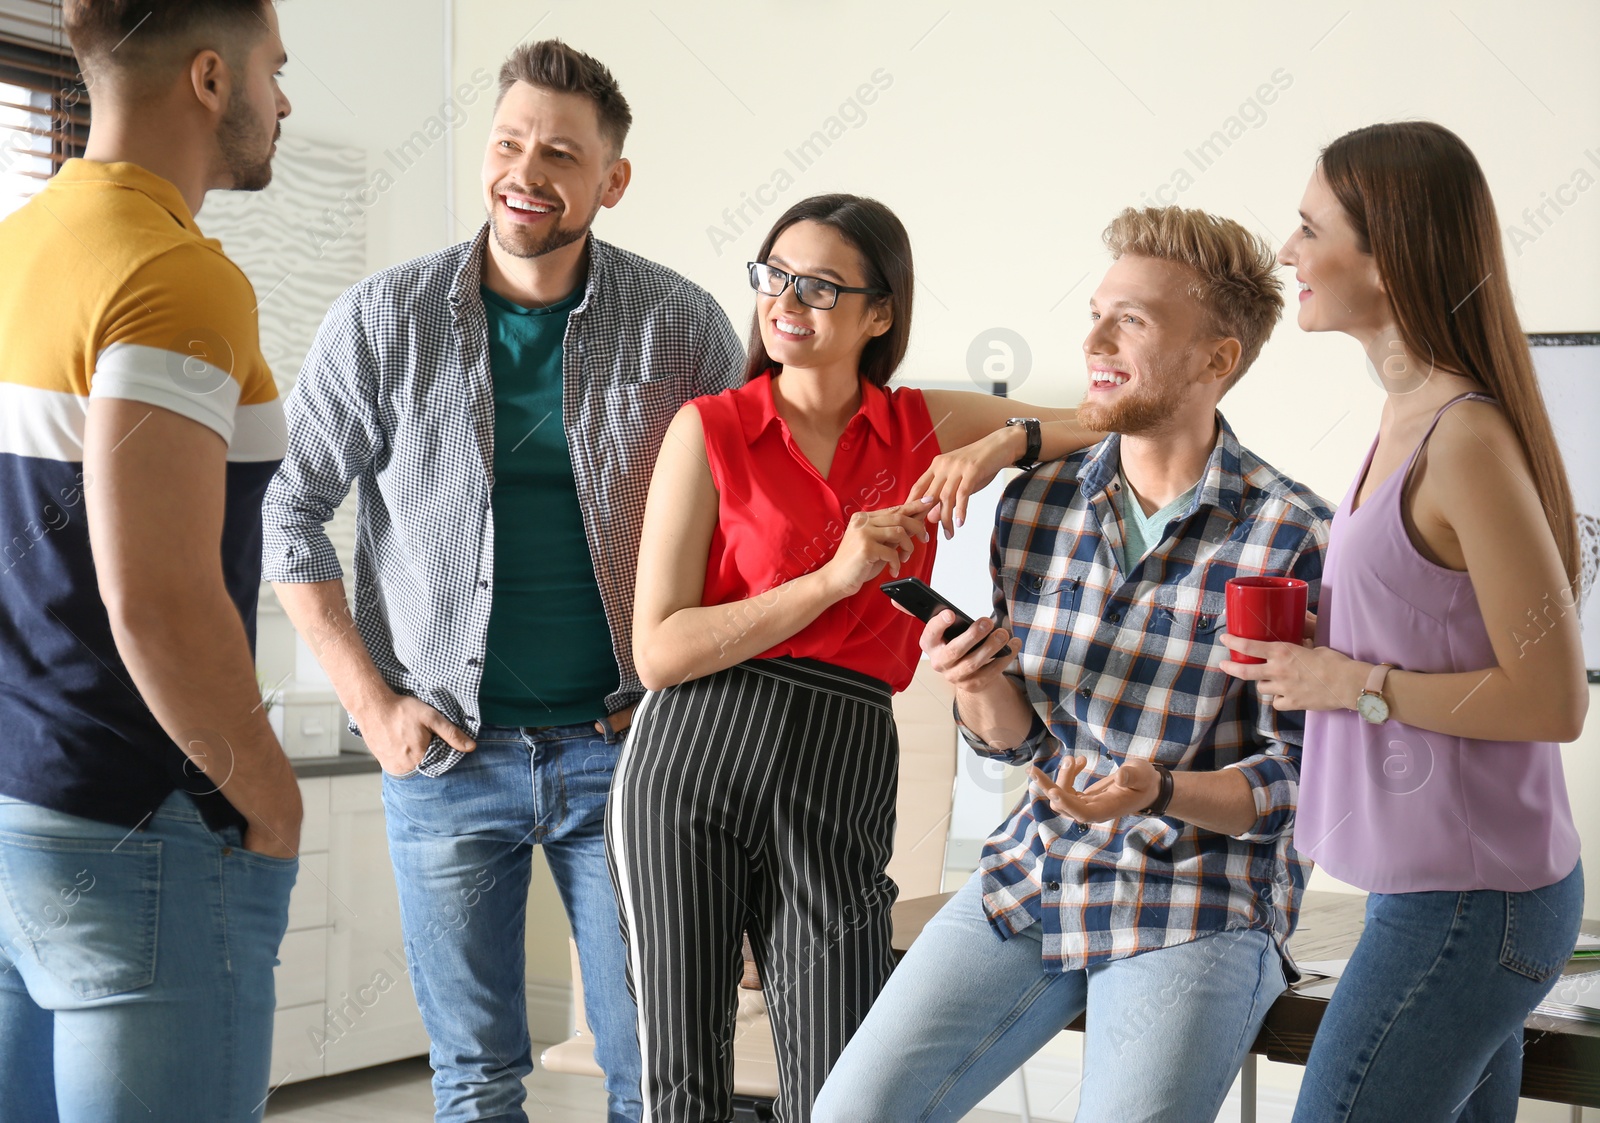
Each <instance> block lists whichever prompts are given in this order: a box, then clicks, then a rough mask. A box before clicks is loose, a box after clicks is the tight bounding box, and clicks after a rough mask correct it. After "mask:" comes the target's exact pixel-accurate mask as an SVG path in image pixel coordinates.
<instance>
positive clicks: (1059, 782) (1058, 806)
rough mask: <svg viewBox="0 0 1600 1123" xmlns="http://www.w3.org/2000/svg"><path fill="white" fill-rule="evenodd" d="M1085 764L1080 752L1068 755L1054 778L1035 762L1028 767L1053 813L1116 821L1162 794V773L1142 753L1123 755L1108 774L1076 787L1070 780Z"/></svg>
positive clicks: (1082, 820)
mask: <svg viewBox="0 0 1600 1123" xmlns="http://www.w3.org/2000/svg"><path fill="white" fill-rule="evenodd" d="M1087 764H1088V761H1087V760H1085V759H1084V758H1083V757H1081V756H1069V757H1067V758H1066V759H1065V760H1063V761H1062V762H1061V769H1060V771H1058V772H1057V773H1056V778H1055V779H1054V780H1051V779H1050V777H1049V776H1046V775H1045V773H1044V770H1043V769H1041V768H1040V767H1038V766H1037V765H1035V766H1033V767H1032V768H1029V769H1028V771H1029V772H1030V773H1031V774H1032V776H1033V782H1034V783H1035V784H1037V785H1039V791H1040V794H1042V795H1043V796H1044V797H1045V798H1046V799H1047V800H1049V801H1050V806H1051V807H1053V808H1055V811H1056V814H1058V815H1065V816H1067V818H1069V819H1076V820H1077V821H1078V822H1080V823H1105V824H1110V825H1115V823H1116V821H1117V820H1118V819H1120V818H1122V817H1123V816H1124V815H1137V814H1139V813H1140V812H1141V811H1142V810H1143V809H1144V808H1146V807H1149V806H1150V805H1151V804H1152V803H1154V802H1155V801H1156V796H1158V795H1160V794H1161V777H1160V775H1159V774H1158V773H1157V772H1156V770H1155V767H1154V766H1153V765H1152V764H1151V763H1150V762H1149V761H1148V760H1145V759H1144V758H1143V757H1132V756H1130V757H1127V758H1125V759H1124V760H1123V762H1122V763H1121V764H1120V765H1118V766H1117V769H1116V771H1114V772H1112V773H1111V775H1109V776H1106V777H1104V778H1103V779H1100V780H1096V781H1095V782H1094V783H1092V784H1090V785H1089V786H1088V787H1087V788H1085V789H1084V790H1083V791H1081V792H1080V791H1077V790H1076V789H1074V788H1073V786H1072V782H1073V781H1074V780H1075V779H1077V777H1078V774H1079V773H1080V772H1082V771H1083V770H1084V767H1085V766H1086V765H1087Z"/></svg>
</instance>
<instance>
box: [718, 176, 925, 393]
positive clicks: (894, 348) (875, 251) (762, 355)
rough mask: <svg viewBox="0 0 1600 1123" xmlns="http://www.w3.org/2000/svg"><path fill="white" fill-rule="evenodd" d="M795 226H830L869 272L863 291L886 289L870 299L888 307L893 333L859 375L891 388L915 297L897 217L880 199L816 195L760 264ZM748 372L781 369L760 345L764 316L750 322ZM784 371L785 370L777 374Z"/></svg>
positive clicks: (907, 244) (775, 231)
mask: <svg viewBox="0 0 1600 1123" xmlns="http://www.w3.org/2000/svg"><path fill="white" fill-rule="evenodd" d="M797 222H820V223H821V224H822V225H824V226H831V227H833V229H835V230H837V231H838V232H839V233H840V234H842V235H843V236H844V240H845V241H847V242H849V243H850V244H851V245H852V246H854V247H855V248H856V252H857V253H859V254H860V255H861V265H862V268H863V269H865V270H866V274H867V283H866V285H865V286H863V287H865V288H869V289H885V290H887V291H888V293H889V295H888V296H877V297H867V298H866V299H868V300H883V301H887V302H888V304H889V314H890V317H891V319H890V322H889V330H888V331H886V332H884V333H883V334H882V335H878V336H874V337H873V338H871V339H869V340H867V345H866V346H865V347H863V348H862V349H861V362H860V372H861V377H862V378H865V379H866V380H867V381H868V382H870V383H872V384H873V385H874V386H879V387H882V386H887V385H888V384H889V379H891V378H893V377H894V372H895V370H896V369H897V368H898V367H899V366H900V360H901V359H904V358H905V357H906V344H907V343H908V342H909V341H910V339H911V292H912V289H913V288H914V287H915V286H914V284H913V279H912V273H911V237H910V235H908V234H907V233H906V228H905V226H904V225H902V223H901V222H900V220H899V219H898V218H897V217H895V213H894V212H893V211H891V210H890V209H889V208H888V207H886V206H884V205H883V204H882V203H880V202H878V200H876V199H867V198H864V197H862V196H860V195H813V196H811V197H810V198H809V199H801V200H800V201H799V202H798V203H796V204H795V205H794V206H792V207H790V208H789V209H788V210H786V211H784V212H783V214H782V215H781V216H779V218H778V221H777V222H775V223H773V224H772V229H771V230H769V231H768V232H767V236H766V237H765V238H764V239H762V241H761V249H760V250H758V251H757V252H756V260H757V261H760V262H765V261H766V260H767V258H768V256H770V255H771V253H772V245H773V243H774V242H776V241H777V240H778V236H779V235H780V234H782V233H783V232H784V231H785V230H787V229H789V227H791V226H793V225H794V224H795V223H797ZM745 353H746V355H747V356H748V358H747V360H746V361H745V367H744V380H745V381H746V382H749V381H750V380H751V379H752V378H755V377H756V376H757V375H760V374H764V373H765V372H766V371H768V370H771V369H773V368H775V367H778V364H777V363H775V362H773V361H772V359H771V357H770V356H768V354H767V345H766V343H764V342H763V341H762V339H761V314H760V313H759V312H758V313H756V314H755V316H753V317H752V318H751V320H750V345H749V347H747V348H746V350H745ZM779 369H781V368H779Z"/></svg>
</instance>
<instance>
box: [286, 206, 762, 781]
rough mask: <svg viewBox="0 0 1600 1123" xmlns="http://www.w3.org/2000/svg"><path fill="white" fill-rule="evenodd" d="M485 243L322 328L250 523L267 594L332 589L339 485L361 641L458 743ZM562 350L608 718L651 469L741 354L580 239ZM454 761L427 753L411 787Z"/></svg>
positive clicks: (707, 317)
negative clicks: (607, 635) (303, 586)
mask: <svg viewBox="0 0 1600 1123" xmlns="http://www.w3.org/2000/svg"><path fill="white" fill-rule="evenodd" d="M488 236H489V232H488V227H487V226H485V227H484V228H483V229H482V230H480V231H479V232H478V236H477V237H476V238H474V239H473V240H472V241H470V242H463V243H461V244H460V245H456V246H451V247H450V248H449V249H445V250H440V251H439V252H438V253H433V254H429V255H428V256H426V257H421V258H418V259H416V260H414V261H409V262H406V263H405V264H403V265H398V266H395V267H394V268H392V269H386V270H384V271H383V272H381V273H378V274H376V275H375V276H372V277H369V278H367V279H366V280H365V281H362V282H361V283H360V284H358V285H356V286H355V287H353V288H352V289H350V290H349V291H348V292H346V293H345V294H344V295H343V296H341V297H340V298H339V300H338V301H337V302H336V303H335V304H334V306H333V307H332V308H331V309H330V310H329V312H328V315H327V317H326V319H324V320H323V323H322V328H321V330H320V331H319V332H318V333H317V340H316V343H315V344H314V345H313V347H312V350H311V353H310V355H308V356H307V358H306V363H305V366H304V368H303V369H302V370H301V372H300V378H299V381H298V382H297V383H296V384H295V387H294V390H293V392H292V393H291V394H290V395H289V398H288V400H287V402H286V403H285V411H286V413H287V415H288V423H289V452H288V455H287V456H286V457H285V458H284V461H283V465H282V467H281V468H280V469H279V471H278V474H277V475H276V477H274V479H273V481H272V485H271V486H270V487H269V488H268V490H267V495H266V501H265V506H264V509H263V512H262V518H263V522H264V524H265V536H264V537H265V546H264V559H263V566H262V569H263V576H264V578H265V579H266V580H268V581H282V582H311V581H332V580H338V579H341V578H342V577H343V576H344V575H343V573H342V571H341V569H340V565H339V561H338V558H337V556H336V555H335V553H334V547H333V544H332V542H331V541H330V540H329V538H328V535H327V533H326V530H325V524H326V523H327V522H328V520H329V519H330V518H331V517H332V515H333V512H334V509H335V508H336V507H338V506H339V504H340V503H341V502H342V501H343V500H344V498H345V496H346V495H347V494H348V492H349V489H350V485H351V483H352V482H354V483H355V486H356V495H357V500H358V508H357V509H358V512H359V513H358V516H357V528H356V548H355V571H356V573H355V604H354V605H353V606H352V607H353V610H354V614H355V620H356V626H357V628H358V629H359V631H360V633H361V638H362V640H363V641H364V642H365V643H366V645H367V650H368V651H369V652H370V653H371V655H372V659H373V662H374V663H376V664H377V667H378V670H379V672H380V673H381V674H382V675H383V677H384V679H385V681H387V682H388V684H389V685H390V686H391V687H392V688H393V689H395V690H396V691H399V692H401V693H404V694H410V695H413V696H415V697H417V698H419V699H421V700H422V701H424V702H426V703H428V704H429V705H430V706H433V707H434V708H435V709H437V710H438V711H439V712H440V713H442V714H444V715H445V717H447V718H449V719H450V720H451V721H453V722H455V723H456V724H457V725H460V726H461V727H462V728H463V729H466V730H467V731H468V732H469V733H471V734H473V735H474V736H475V735H476V734H477V732H478V729H479V726H480V724H481V716H480V713H479V709H478V687H479V685H480V684H481V683H482V681H483V664H484V659H485V657H486V640H487V637H488V630H489V609H490V605H491V603H492V600H493V593H494V577H495V575H494V515H493V511H492V508H491V506H490V502H489V496H490V493H491V491H492V490H493V488H494V386H493V382H492V380H491V377H490V372H489V338H488V330H489V329H488V320H487V317H486V315H485V313H484V308H483V298H482V295H481V292H480V286H481V283H482V278H483V265H484V255H485V253H486V246H487V244H488ZM563 348H564V351H563V359H562V373H563V378H564V381H565V389H564V392H563V396H562V418H563V423H564V424H565V426H566V431H567V444H568V446H569V448H570V449H571V453H572V473H573V477H574V479H575V480H576V482H577V487H578V499H579V503H580V506H581V507H582V511H583V522H584V528H585V530H586V532H587V536H588V539H589V551H590V553H591V555H592V556H593V558H594V568H595V576H596V578H597V580H598V583H599V587H600V598H601V601H602V602H603V604H604V606H605V613H606V620H607V622H608V623H609V625H610V628H611V645H612V650H613V651H614V652H615V654H616V659H617V667H618V670H619V672H620V683H619V685H618V688H617V690H616V691H615V692H614V693H612V694H610V695H608V696H607V698H606V711H607V712H608V713H615V712H616V711H618V710H621V709H624V708H626V707H627V706H630V705H632V704H633V703H634V702H636V701H638V700H639V699H640V698H641V697H642V696H643V694H644V688H643V686H642V685H641V684H640V682H639V676H638V673H637V672H636V671H635V670H634V666H633V633H632V618H633V583H634V569H635V566H636V564H637V562H638V550H639V531H640V528H641V525H642V524H643V522H644V504H645V496H646V494H647V492H648V489H649V485H650V473H651V471H652V469H653V468H654V467H655V461H656V452H657V450H658V449H659V448H660V446H661V440H662V437H663V436H664V435H665V433H666V429H667V425H668V424H669V423H670V422H671V420H672V418H673V416H674V415H675V414H676V413H677V411H678V409H679V408H680V407H681V406H682V405H683V404H684V403H685V402H687V401H689V400H691V399H692V398H695V397H698V396H700V395H701V394H715V393H718V392H720V391H722V390H724V389H727V388H729V387H732V386H736V385H738V384H739V383H740V382H742V380H743V368H744V351H743V349H742V348H741V347H740V345H739V341H738V338H737V337H736V336H735V335H734V333H733V328H732V326H731V325H730V324H729V323H728V318H727V316H726V315H725V314H724V313H723V311H722V308H721V306H719V305H718V304H717V302H716V300H715V299H713V298H712V296H711V295H710V294H709V293H707V292H706V291H705V290H704V289H701V288H700V287H698V286H697V285H694V284H692V283H690V282H689V281H688V280H686V279H685V278H683V277H681V276H679V275H678V274H677V273H674V272H673V271H672V270H670V269H667V268H665V267H663V266H660V265H657V264H655V263H654V262H650V261H647V260H645V259H644V258H642V257H639V256H638V255H636V254H631V253H628V252H627V251H625V250H620V249H618V248H616V247H615V246H611V245H608V244H607V243H605V242H602V241H601V240H600V239H598V238H595V237H593V236H592V235H591V236H590V239H589V276H588V281H587V283H586V287H585V291H584V295H583V300H582V302H581V303H579V304H578V306H577V307H576V308H574V309H573V310H572V313H571V315H570V316H569V318H568V322H567V332H566V336H565V338H564V341H563ZM547 638H548V641H549V642H551V643H560V642H562V637H560V636H549V637H547ZM352 728H353V727H352ZM460 756H461V754H460V753H457V752H456V751H454V750H453V749H451V748H449V747H448V746H447V745H446V744H445V743H444V742H443V741H441V740H439V739H438V738H435V739H434V742H433V744H432V746H430V748H429V749H428V753H427V755H426V757H425V758H424V759H423V763H422V771H423V772H425V773H427V774H428V775H435V776H436V775H439V774H441V773H443V772H445V771H448V770H449V769H450V768H451V767H452V766H453V765H454V764H455V763H456V762H457V761H458V760H459V759H460Z"/></svg>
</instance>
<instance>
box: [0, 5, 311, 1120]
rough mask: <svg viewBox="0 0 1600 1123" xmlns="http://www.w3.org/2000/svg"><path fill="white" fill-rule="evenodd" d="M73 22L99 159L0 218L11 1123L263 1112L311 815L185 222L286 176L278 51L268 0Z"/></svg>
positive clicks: (250, 493) (222, 353)
mask: <svg viewBox="0 0 1600 1123" xmlns="http://www.w3.org/2000/svg"><path fill="white" fill-rule="evenodd" d="M63 17H64V23H65V27H66V32H67V35H68V37H69V38H70V39H71V42H72V46H73V49H74V50H75V51H76V53H77V56H78V62H79V65H80V66H81V67H82V69H83V72H84V74H85V76H86V78H87V80H88V83H89V86H90V89H91V91H92V106H91V125H90V130H89V139H88V144H87V147H86V150H85V154H84V158H83V159H81V160H69V161H67V162H66V164H65V165H64V166H63V167H62V168H61V171H60V172H59V173H58V174H57V175H56V176H55V178H54V179H52V180H51V181H50V182H49V183H48V184H47V185H46V186H45V187H44V189H43V190H42V191H40V192H39V193H38V194H37V195H36V196H35V197H34V198H33V199H32V200H30V201H29V202H28V203H27V204H25V205H24V206H23V207H22V208H21V209H19V210H17V211H16V212H15V213H13V214H12V215H11V216H10V217H8V218H7V219H5V220H4V221H3V222H0V261H4V262H5V268H4V270H0V360H3V361H0V527H4V528H6V530H5V535H6V537H7V539H9V541H8V543H7V547H6V550H5V556H4V561H3V563H0V727H3V728H4V730H5V736H4V737H3V738H0V895H3V897H4V906H3V907H0V1121H4V1123H12V1121H16V1123H38V1121H40V1120H56V1119H59V1120H63V1121H79V1120H91V1119H92V1120H103V1119H133V1118H139V1119H146V1118H148V1119H160V1120H200V1119H204V1120H229V1121H234V1120H249V1119H259V1118H260V1117H261V1113H262V1109H263V1105H264V1104H265V1102H266V1097H267V1090H268V1089H267V1071H268V1064H269V1059H270V1053H271V1041H272V1020H273V1007H274V989H273V977H272V971H273V966H274V964H275V963H276V955H277V951H278V944H279V941H280V939H281V938H282V936H283V932H284V929H285V927H286V926H287V923H288V901H289V891H290V888H291V887H292V886H293V884H294V879H295V873H296V870H297V868H298V863H297V861H296V858H295V854H296V851H297V849H298V846H299V837H300V818H301V807H300V789H299V787H298V785H297V784H296V783H295V778H294V774H293V772H292V771H291V769H290V766H289V762H288V760H287V758H285V756H284V755H283V751H282V749H281V748H280V747H279V746H278V743H277V740H276V739H275V738H274V737H273V734H272V731H271V728H270V727H269V726H268V724H267V720H266V716H265V712H264V711H263V709H262V707H261V696H260V693H259V688H258V687H257V684H256V676H255V667H254V658H253V656H252V648H253V645H254V631H255V612H256V598H257V595H258V593H259V590H260V573H261V522H260V509H261V498H262V493H263V492H264V491H265V489H266V486H267V481H268V480H269V479H270V478H271V475H272V473H273V471H274V469H275V468H276V466H277V463H278V460H279V459H280V458H281V457H282V455H283V441H284V431H283V410H282V406H281V404H280V403H279V401H278V395H277V390H276V387H275V386H274V384H273V380H272V374H271V372H270V371H269V370H268V369H267V365H266V362H265V360H264V359H263V358H262V355H261V349H260V345H259V340H258V331H257V321H256V313H255V307H256V299H255V295H254V293H253V291H252V290H251V286H250V282H249V281H248V280H246V278H245V276H244V274H243V273H242V272H241V271H240V270H239V269H238V267H237V266H235V265H234V264H233V263H232V262H231V261H229V260H228V259H227V257H225V256H224V255H223V252H222V247H221V246H220V245H219V244H218V243H217V242H215V241H212V240H209V239H207V238H205V237H203V236H202V234H201V232H200V228H199V227H198V226H197V225H196V223H195V219H194V214H195V212H196V211H197V210H199V209H200V206H201V203H202V202H203V200H204V199H205V197H206V193H207V192H208V191H212V190H228V189H232V190H243V191H259V190H261V189H262V188H264V187H266V186H267V184H268V182H269V181H270V180H271V178H272V163H271V161H272V154H273V148H274V141H275V139H276V136H277V133H278V131H279V128H280V126H279V122H280V121H281V120H282V119H283V118H284V117H286V116H288V114H289V103H288V100H287V99H286V98H285V97H284V96H283V93H282V91H281V90H279V88H278V82H277V72H278V71H279V70H280V69H281V68H282V66H283V65H284V63H285V61H286V56H285V52H284V47H283V44H282V42H281V41H280V39H279V36H278V21H277V15H276V12H275V10H274V8H273V6H272V4H271V3H269V2H267V0H189V2H183V0H170V2H166V3H152V2H150V0H68V2H67V3H65V4H64V5H63ZM40 524H42V526H40ZM27 526H39V527H40V533H39V534H37V535H35V534H34V533H32V531H26V532H24V535H25V536H24V537H21V538H12V537H11V536H12V535H13V534H15V533H16V531H14V530H12V529H11V528H19V529H20V528H23V527H27ZM45 528H48V529H45Z"/></svg>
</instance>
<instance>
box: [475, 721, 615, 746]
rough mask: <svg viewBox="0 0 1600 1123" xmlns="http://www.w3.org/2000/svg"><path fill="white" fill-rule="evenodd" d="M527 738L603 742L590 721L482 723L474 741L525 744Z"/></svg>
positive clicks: (601, 736)
mask: <svg viewBox="0 0 1600 1123" xmlns="http://www.w3.org/2000/svg"><path fill="white" fill-rule="evenodd" d="M529 736H539V737H546V738H550V739H552V740H559V739H562V738H566V737H594V738H596V739H599V740H604V739H605V738H604V736H603V735H602V734H601V733H600V731H599V730H597V729H595V727H594V722H592V721H579V722H574V723H573V724H571V725H496V724H494V723H493V722H487V721H486V722H484V723H483V724H482V725H480V726H479V727H478V735H477V736H476V737H474V738H473V740H474V741H518V742H522V743H526V742H527V739H528V737H529Z"/></svg>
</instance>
